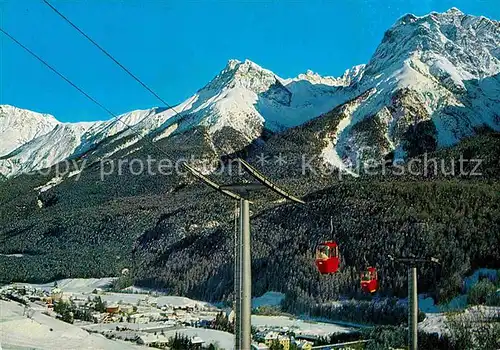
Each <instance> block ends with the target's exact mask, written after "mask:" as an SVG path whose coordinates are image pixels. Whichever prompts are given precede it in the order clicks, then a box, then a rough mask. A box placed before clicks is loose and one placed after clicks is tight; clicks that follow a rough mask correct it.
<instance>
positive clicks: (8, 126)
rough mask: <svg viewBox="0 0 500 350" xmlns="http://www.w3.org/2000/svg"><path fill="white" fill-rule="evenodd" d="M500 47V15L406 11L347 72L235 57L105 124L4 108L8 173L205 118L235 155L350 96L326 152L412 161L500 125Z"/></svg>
mask: <svg viewBox="0 0 500 350" xmlns="http://www.w3.org/2000/svg"><path fill="white" fill-rule="evenodd" d="M499 48H500V24H499V22H496V21H492V20H489V19H487V18H484V17H476V16H469V15H465V14H463V13H462V12H460V11H459V10H457V9H455V8H453V9H451V10H449V11H447V12H445V13H434V12H433V13H430V14H428V15H426V16H423V17H416V16H414V15H411V14H409V15H406V16H403V17H402V18H401V19H399V20H398V21H397V22H396V23H395V25H394V26H393V27H392V28H390V29H389V30H388V31H387V32H386V33H385V35H384V38H383V40H382V42H381V44H380V45H379V47H378V48H377V50H376V52H375V53H374V55H373V56H372V58H371V59H370V61H369V62H368V63H367V64H366V65H358V66H355V67H353V68H351V69H348V70H347V71H346V72H345V73H344V74H343V76H341V77H338V78H335V77H330V76H327V77H322V76H320V75H319V74H317V73H314V72H312V71H307V72H306V73H304V74H300V75H299V76H297V77H296V78H289V79H283V78H281V77H279V76H277V75H276V74H274V73H273V72H271V71H270V70H267V69H264V68H262V67H260V66H259V65H257V64H256V63H254V62H251V61H249V60H246V61H244V62H240V61H238V60H230V61H229V62H228V63H227V65H226V67H225V68H224V69H223V70H222V71H221V72H220V73H219V74H218V75H217V76H216V77H215V78H214V79H212V81H210V82H209V83H208V84H207V85H206V86H205V87H203V88H202V89H200V90H198V91H197V92H196V93H195V94H194V95H193V96H191V97H190V98H188V99H187V100H186V101H184V102H182V103H180V104H179V105H177V106H175V107H174V108H170V109H164V108H163V109H162V108H151V109H147V110H139V111H133V112H130V113H125V114H123V115H121V116H119V117H118V118H114V119H112V120H109V121H106V122H96V123H90V124H88V123H85V124H81V123H80V124H62V123H59V122H57V120H55V119H54V118H53V117H51V116H44V115H40V114H37V113H34V112H29V111H23V110H20V109H17V108H15V107H10V106H1V109H0V136H2V138H1V141H0V173H1V174H4V175H7V176H13V175H16V174H18V173H20V172H25V171H30V170H36V169H39V168H41V167H45V166H49V165H52V164H54V163H57V162H59V161H62V160H64V159H66V158H68V157H78V156H80V155H82V154H84V153H86V152H89V151H90V152H92V150H95V149H96V148H99V147H100V145H103V144H106V143H107V142H108V141H109V140H112V145H113V147H110V148H109V149H106V150H105V151H103V152H102V154H101V157H102V156H111V155H113V154H114V153H115V152H117V151H118V150H123V149H126V148H130V149H133V147H137V146H134V144H136V143H138V141H140V140H141V139H142V138H143V137H146V136H147V137H150V138H151V139H152V140H153V142H157V141H159V140H161V139H164V138H167V137H170V136H171V135H174V134H179V133H182V132H185V131H188V130H190V129H192V128H193V127H197V126H199V127H202V129H203V130H204V132H205V133H206V135H205V136H206V138H207V140H209V143H211V144H212V145H214V149H213V150H214V152H215V153H225V154H228V153H232V152H235V151H238V150H239V149H241V148H243V147H245V146H246V145H248V144H249V143H251V142H253V141H254V140H256V139H257V138H259V137H260V136H261V135H262V132H263V130H264V128H267V129H269V130H272V131H274V132H280V131H282V130H284V129H286V128H291V127H295V126H299V125H302V124H304V123H305V122H307V121H309V120H311V119H312V118H315V117H318V116H320V115H322V114H325V113H327V112H329V111H331V110H332V109H333V108H335V107H338V106H341V105H343V104H344V103H346V102H348V101H349V102H348V104H346V105H345V108H341V109H339V110H341V111H342V113H341V115H340V116H339V118H340V121H339V123H338V126H337V128H336V130H335V131H334V132H333V133H328V136H327V139H325V140H323V141H324V142H325V144H326V145H327V147H326V148H325V149H324V150H323V151H322V152H321V155H322V156H323V159H324V161H325V162H327V163H331V164H332V165H334V166H337V167H342V165H341V163H342V162H344V163H351V164H352V163H355V162H356V161H358V160H359V159H363V158H364V157H367V156H370V157H376V158H381V157H386V156H387V155H388V154H393V155H394V157H395V158H396V159H399V158H405V157H406V156H408V155H413V154H416V153H419V152H423V151H427V150H433V149H435V148H436V147H440V146H447V145H451V144H454V143H456V142H457V141H458V140H460V139H461V138H463V137H465V136H469V135H472V134H474V133H475V132H476V128H477V127H483V126H487V127H489V128H492V129H494V130H499V129H500V97H499V96H500V77H499V73H500V49H499ZM24 120H27V121H28V122H24ZM127 125H128V126H131V127H132V129H130V128H128V127H127ZM228 139H231V140H232V141H231V142H227V140H228ZM361 150H362V151H363V152H362V153H363V155H360V151H361ZM2 154H3V156H2Z"/></svg>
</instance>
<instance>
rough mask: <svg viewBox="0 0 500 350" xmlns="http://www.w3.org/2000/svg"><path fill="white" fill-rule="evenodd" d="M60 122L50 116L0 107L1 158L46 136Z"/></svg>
mask: <svg viewBox="0 0 500 350" xmlns="http://www.w3.org/2000/svg"><path fill="white" fill-rule="evenodd" d="M58 124H59V122H58V121H57V120H56V119H55V118H54V117H53V116H51V115H49V114H40V113H35V112H31V111H28V110H25V109H21V108H17V107H13V106H9V105H0V140H1V141H0V156H3V155H5V154H7V153H9V152H11V151H13V150H15V149H16V148H17V147H19V146H21V145H23V144H25V143H26V142H29V141H31V140H33V139H34V138H36V137H38V136H41V135H44V134H46V133H48V132H49V131H50V130H52V129H53V128H54V127H55V126H56V125H58Z"/></svg>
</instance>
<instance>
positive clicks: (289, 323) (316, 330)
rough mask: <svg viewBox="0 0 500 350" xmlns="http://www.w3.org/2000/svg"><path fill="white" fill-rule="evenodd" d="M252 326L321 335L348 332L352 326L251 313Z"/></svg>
mask: <svg viewBox="0 0 500 350" xmlns="http://www.w3.org/2000/svg"><path fill="white" fill-rule="evenodd" d="M252 326H256V327H281V328H283V327H288V328H289V329H293V330H295V333H296V334H303V335H314V336H323V335H328V334H332V333H348V332H351V331H352V330H353V328H349V327H344V326H339V325H337V324H333V323H323V322H314V321H304V320H300V319H296V318H290V317H287V316H261V315H252Z"/></svg>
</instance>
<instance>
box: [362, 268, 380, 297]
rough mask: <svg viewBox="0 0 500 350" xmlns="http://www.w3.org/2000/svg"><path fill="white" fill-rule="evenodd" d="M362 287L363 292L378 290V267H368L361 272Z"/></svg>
mask: <svg viewBox="0 0 500 350" xmlns="http://www.w3.org/2000/svg"><path fill="white" fill-rule="evenodd" d="M361 289H362V290H363V292H367V293H375V292H376V291H377V290H378V274H377V269H376V268H374V267H368V268H367V269H366V270H365V271H363V272H362V273H361Z"/></svg>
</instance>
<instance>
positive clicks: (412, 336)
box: [388, 255, 440, 350]
mask: <svg viewBox="0 0 500 350" xmlns="http://www.w3.org/2000/svg"><path fill="white" fill-rule="evenodd" d="M388 257H389V259H390V260H392V261H397V262H400V263H403V264H405V265H406V266H407V267H408V342H409V349H410V350H417V349H418V291H417V265H418V264H425V263H434V264H437V265H439V264H440V262H439V260H438V259H437V258H434V257H431V258H421V257H413V256H409V257H393V256H391V255H389V256H388Z"/></svg>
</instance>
